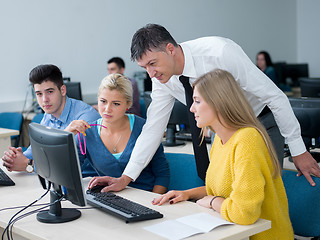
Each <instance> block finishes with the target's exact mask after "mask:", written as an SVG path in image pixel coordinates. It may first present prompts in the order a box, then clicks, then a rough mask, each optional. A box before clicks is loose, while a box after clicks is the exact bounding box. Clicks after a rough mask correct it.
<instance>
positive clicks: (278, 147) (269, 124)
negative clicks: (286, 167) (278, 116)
mask: <svg viewBox="0 0 320 240" xmlns="http://www.w3.org/2000/svg"><path fill="white" fill-rule="evenodd" d="M266 108H267V107H266ZM258 119H259V121H260V122H261V123H262V124H263V125H264V127H265V128H266V130H267V133H268V135H269V137H270V138H271V141H272V144H273V147H274V149H275V151H276V153H277V156H278V160H279V163H280V167H281V169H282V168H283V157H284V137H283V136H282V135H281V133H280V130H279V128H278V125H277V123H276V121H275V120H274V116H273V114H272V112H271V111H270V110H269V111H266V110H265V109H264V110H263V111H262V112H261V114H260V115H259V116H258Z"/></svg>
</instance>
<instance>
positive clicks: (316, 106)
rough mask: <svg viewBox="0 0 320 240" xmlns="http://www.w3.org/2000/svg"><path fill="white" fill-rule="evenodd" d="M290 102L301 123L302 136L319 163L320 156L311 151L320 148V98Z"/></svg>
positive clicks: (295, 99) (293, 99) (294, 99)
mask: <svg viewBox="0 0 320 240" xmlns="http://www.w3.org/2000/svg"><path fill="white" fill-rule="evenodd" d="M289 101H290V104H291V107H292V109H293V112H294V114H295V115H296V117H297V119H298V121H299V123H300V127H301V136H302V138H303V141H304V143H305V145H306V148H307V150H308V151H309V152H310V153H311V154H312V156H313V157H314V158H315V159H316V160H317V161H318V162H319V161H320V154H319V153H317V152H313V151H311V150H312V149H314V148H319V147H320V144H319V137H320V124H319V119H320V98H319V99H317V98H289Z"/></svg>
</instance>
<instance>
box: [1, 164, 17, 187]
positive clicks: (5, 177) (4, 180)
mask: <svg viewBox="0 0 320 240" xmlns="http://www.w3.org/2000/svg"><path fill="white" fill-rule="evenodd" d="M13 185H15V183H14V181H13V180H12V179H11V178H10V177H9V176H8V175H7V174H6V173H5V172H4V171H3V170H2V169H1V168H0V186H13Z"/></svg>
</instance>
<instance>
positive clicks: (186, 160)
mask: <svg viewBox="0 0 320 240" xmlns="http://www.w3.org/2000/svg"><path fill="white" fill-rule="evenodd" d="M165 155H166V158H167V159H168V162H169V168H170V184H169V187H168V191H169V190H187V189H190V188H195V187H200V186H204V181H203V180H202V179H201V178H199V176H198V173H197V167H196V162H195V158H194V155H192V154H185V153H165Z"/></svg>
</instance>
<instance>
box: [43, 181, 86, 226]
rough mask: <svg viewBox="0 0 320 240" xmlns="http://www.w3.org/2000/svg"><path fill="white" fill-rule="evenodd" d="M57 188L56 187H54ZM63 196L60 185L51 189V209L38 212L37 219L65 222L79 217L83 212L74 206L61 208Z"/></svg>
mask: <svg viewBox="0 0 320 240" xmlns="http://www.w3.org/2000/svg"><path fill="white" fill-rule="evenodd" d="M54 188H55V187H54ZM62 196H63V194H62V192H61V189H60V187H58V189H54V190H51V191H50V207H49V210H44V211H41V212H39V213H38V214H37V220H38V221H39V222H43V223H64V222H70V221H73V220H76V219H78V218H79V217H80V216H81V212H80V211H79V210H77V209H74V208H61V197H62Z"/></svg>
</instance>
